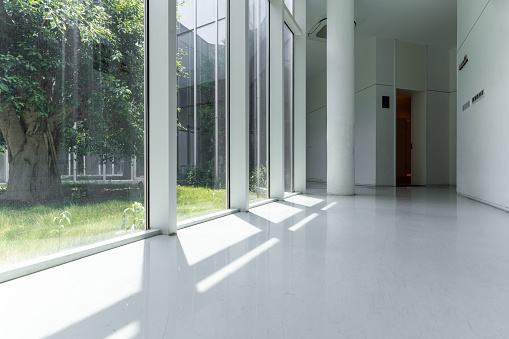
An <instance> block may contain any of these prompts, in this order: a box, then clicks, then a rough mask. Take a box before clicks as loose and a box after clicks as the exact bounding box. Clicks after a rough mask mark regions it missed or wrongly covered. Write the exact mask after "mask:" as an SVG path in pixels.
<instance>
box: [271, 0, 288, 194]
mask: <svg viewBox="0 0 509 339" xmlns="http://www.w3.org/2000/svg"><path fill="white" fill-rule="evenodd" d="M283 9H284V3H283V0H272V1H271V2H270V131H269V133H270V146H269V150H270V153H269V154H270V160H269V161H270V164H269V186H270V191H269V195H270V197H271V198H274V199H278V200H283V199H284V198H285V174H284V133H283V131H284V105H285V102H284V98H285V96H284V58H283V42H284V41H283V25H284V10H283Z"/></svg>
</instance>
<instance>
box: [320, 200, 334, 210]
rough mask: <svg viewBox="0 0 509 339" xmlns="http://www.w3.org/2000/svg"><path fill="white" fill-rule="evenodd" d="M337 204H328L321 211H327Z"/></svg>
mask: <svg viewBox="0 0 509 339" xmlns="http://www.w3.org/2000/svg"><path fill="white" fill-rule="evenodd" d="M336 204H337V202H332V203H330V204H328V205H327V206H325V207H324V208H322V211H327V210H328V209H329V208H331V207H332V206H334V205H336Z"/></svg>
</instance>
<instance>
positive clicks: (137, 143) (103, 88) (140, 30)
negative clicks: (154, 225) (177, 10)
mask: <svg viewBox="0 0 509 339" xmlns="http://www.w3.org/2000/svg"><path fill="white" fill-rule="evenodd" d="M62 8H65V9H66V10H65V11H63V10H62ZM0 16H1V19H0V131H1V134H0V150H1V149H3V148H4V147H6V148H7V150H6V151H5V154H4V155H3V156H0V265H7V264H12V263H16V262H20V261H23V260H26V259H30V258H34V257H38V256H42V255H47V254H51V253H55V252H59V251H62V250H66V249H70V248H74V247H78V246H81V245H86V244H90V243H93V242H97V241H101V240H105V239H110V238H113V237H117V236H121V235H125V234H127V233H131V232H134V231H138V230H144V229H145V206H144V205H145V201H144V186H145V185H144V178H143V172H144V171H143V168H144V137H145V136H144V119H145V107H144V61H145V59H144V45H145V43H144V2H143V0H123V1H122V3H121V4H120V2H117V1H111V0H104V1H100V2H97V1H93V2H90V1H70V0H53V1H46V2H44V7H43V6H42V5H41V3H40V2H37V1H35V2H34V1H26V0H9V1H2V2H0ZM8 122H9V123H8ZM2 153H3V152H2ZM6 155H7V156H6ZM136 169H137V170H136Z"/></svg>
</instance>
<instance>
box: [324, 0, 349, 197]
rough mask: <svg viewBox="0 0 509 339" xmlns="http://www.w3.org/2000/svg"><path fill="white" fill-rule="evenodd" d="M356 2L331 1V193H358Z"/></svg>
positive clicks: (329, 125) (328, 91)
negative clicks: (355, 57)
mask: <svg viewBox="0 0 509 339" xmlns="http://www.w3.org/2000/svg"><path fill="white" fill-rule="evenodd" d="M354 81H355V80H354V0H327V193H328V194H335V195H354V194H355V166H354V121H355V115H354V108H355V107H354V95H355V94H354Z"/></svg>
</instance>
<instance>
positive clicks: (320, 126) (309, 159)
mask: <svg viewBox="0 0 509 339" xmlns="http://www.w3.org/2000/svg"><path fill="white" fill-rule="evenodd" d="M306 98H307V99H306V106H307V108H306V112H307V115H306V117H307V119H306V120H307V127H306V128H307V133H306V147H307V152H306V164H307V165H306V167H307V173H306V177H307V180H311V181H323V182H325V181H327V133H326V131H327V73H326V72H323V73H321V74H318V75H317V76H316V77H314V78H313V79H310V80H309V81H308V82H307V92H306Z"/></svg>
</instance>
